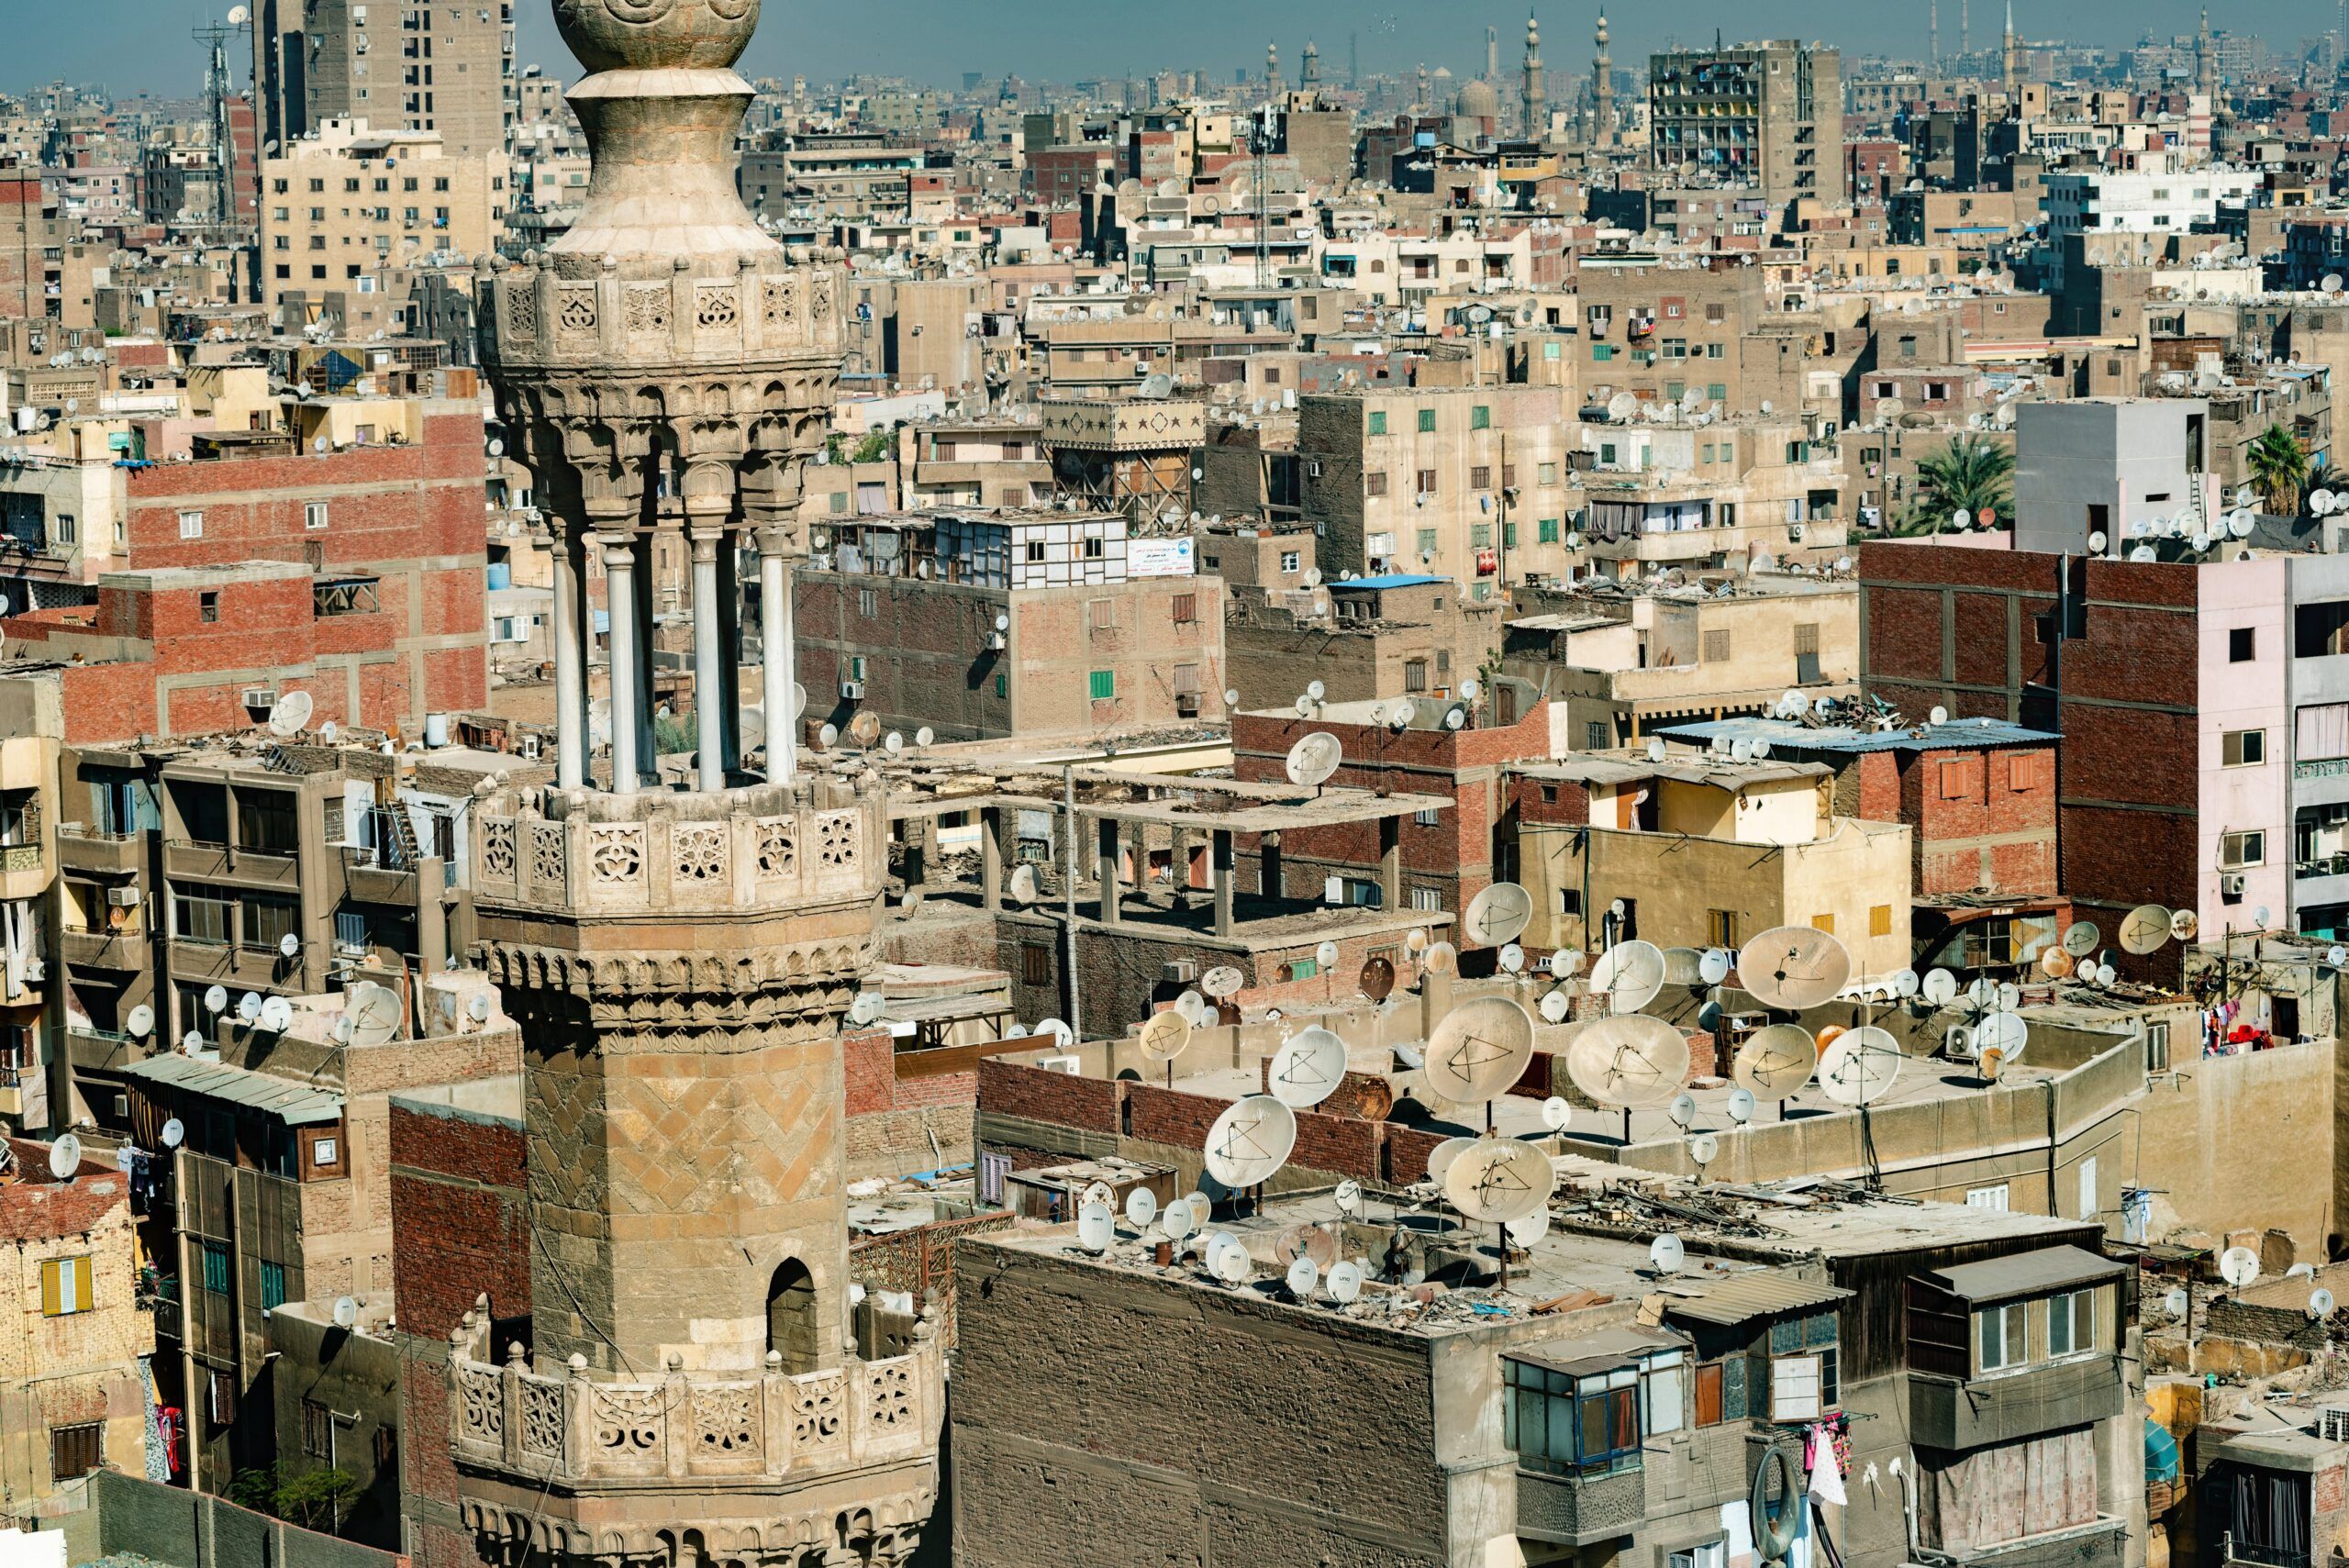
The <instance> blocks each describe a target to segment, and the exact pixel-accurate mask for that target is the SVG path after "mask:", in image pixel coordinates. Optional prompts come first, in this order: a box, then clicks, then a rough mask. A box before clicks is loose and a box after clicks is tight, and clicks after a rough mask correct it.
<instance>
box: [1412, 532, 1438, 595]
mask: <svg viewBox="0 0 2349 1568" xmlns="http://www.w3.org/2000/svg"><path fill="white" fill-rule="evenodd" d="M1417 543H1418V544H1419V553H1420V554H1421V555H1433V554H1434V553H1435V530H1434V529H1433V528H1421V529H1419V534H1418V539H1417ZM1439 607H1441V606H1439Z"/></svg>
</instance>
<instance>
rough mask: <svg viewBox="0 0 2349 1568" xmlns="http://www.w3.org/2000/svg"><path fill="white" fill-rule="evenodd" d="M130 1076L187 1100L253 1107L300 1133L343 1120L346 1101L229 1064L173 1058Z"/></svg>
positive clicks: (137, 1065) (139, 1067) (135, 1065)
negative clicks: (190, 1097)
mask: <svg viewBox="0 0 2349 1568" xmlns="http://www.w3.org/2000/svg"><path fill="white" fill-rule="evenodd" d="M124 1071H125V1072H127V1073H129V1074H130V1075H131V1076H132V1077H134V1078H140V1079H144V1080H145V1081H146V1082H148V1083H150V1084H163V1085H165V1086H166V1087H169V1088H173V1089H177V1090H179V1091H181V1092H182V1093H183V1094H190V1095H204V1096H205V1097H206V1098H207V1099H214V1100H228V1101H229V1102H231V1103H232V1104H235V1105H239V1106H251V1107H252V1108H253V1109H255V1110H258V1111H266V1112H268V1113H269V1114H270V1115H272V1116H273V1117H276V1118H278V1119H279V1120H281V1121H284V1122H285V1123H287V1124H288V1125H290V1126H294V1127H307V1126H310V1125H312V1124H314V1123H317V1122H328V1121H340V1120H341V1119H342V1096H341V1095H337V1094H333V1093H331V1092H329V1091H328V1090H325V1089H313V1088H311V1087H310V1086H309V1085H308V1084H293V1083H288V1082H287V1081H286V1080H284V1079H283V1078H273V1077H271V1076H270V1075H269V1074H268V1073H256V1072H254V1071H253V1070H252V1069H250V1067H231V1066H229V1065H228V1063H226V1062H205V1061H202V1060H200V1059H198V1058H196V1057H193V1056H183V1055H181V1054H179V1053H177V1052H173V1054H171V1055H168V1056H150V1057H149V1058H148V1059H147V1060H146V1061H144V1062H132V1063H131V1064H130V1065H129V1066H128V1067H127V1068H125V1069H124Z"/></svg>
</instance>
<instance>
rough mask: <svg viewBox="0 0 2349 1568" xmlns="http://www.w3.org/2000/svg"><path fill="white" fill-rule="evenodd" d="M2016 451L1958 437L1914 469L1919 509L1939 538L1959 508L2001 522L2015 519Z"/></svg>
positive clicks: (1987, 441) (1976, 438) (1980, 438)
mask: <svg viewBox="0 0 2349 1568" xmlns="http://www.w3.org/2000/svg"><path fill="white" fill-rule="evenodd" d="M2014 472H2015V454H2014V449H2012V448H2011V447H2009V446H2006V445H2004V444H2002V443H2000V442H1998V441H1994V440H1991V439H1988V438H1987V437H1985V436H1959V437H1957V438H1956V439H1954V440H1952V441H1951V442H1950V443H1949V445H1947V446H1945V447H1943V449H1942V450H1940V451H1938V452H1936V453H1934V454H1933V455H1932V457H1929V458H1926V459H1924V460H1923V461H1922V462H1919V463H1918V464H1917V507H1918V510H1919V511H1920V512H1921V513H1922V514H1923V515H1924V517H1925V518H1926V519H1927V520H1928V521H1929V522H1931V523H1932V529H1931V531H1932V532H1934V533H1939V532H1940V531H1941V529H1942V527H1943V524H1944V523H1945V522H1946V521H1947V519H1948V518H1949V517H1950V515H1951V514H1952V513H1954V512H1955V511H1956V510H1957V509H1958V508H1959V507H1960V506H1963V507H1965V510H1966V511H1967V513H1968V514H1970V515H1972V516H1974V517H1980V516H1981V514H1982V512H1983V509H1984V508H1985V507H1987V508H1988V509H1989V510H1990V512H1991V513H1992V515H1993V516H1995V517H1997V518H1998V521H1999V522H2001V523H2011V522H2013V521H2014V517H2015V500H2014Z"/></svg>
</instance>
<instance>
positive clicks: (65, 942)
mask: <svg viewBox="0 0 2349 1568" xmlns="http://www.w3.org/2000/svg"><path fill="white" fill-rule="evenodd" d="M58 947H59V950H60V954H61V957H63V959H64V960H65V962H66V963H67V964H68V965H69V966H70V967H72V968H74V969H144V968H146V967H147V951H148V949H147V933H146V932H145V931H143V930H138V929H124V930H119V931H74V930H66V931H60V932H59V933H58Z"/></svg>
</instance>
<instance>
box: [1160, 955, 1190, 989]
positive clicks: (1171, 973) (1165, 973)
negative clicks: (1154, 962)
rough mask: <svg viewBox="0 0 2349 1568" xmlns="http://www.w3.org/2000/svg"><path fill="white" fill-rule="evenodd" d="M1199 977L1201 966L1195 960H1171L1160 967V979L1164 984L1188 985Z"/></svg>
mask: <svg viewBox="0 0 2349 1568" xmlns="http://www.w3.org/2000/svg"><path fill="white" fill-rule="evenodd" d="M1198 977H1199V966H1198V963H1197V961H1196V960H1193V959H1187V958H1171V959H1168V960H1167V961H1166V962H1164V963H1162V964H1160V965H1159V966H1158V978H1159V980H1160V982H1161V983H1163V984H1168V985H1188V984H1191V982H1192V981H1194V980H1197V978H1198Z"/></svg>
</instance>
